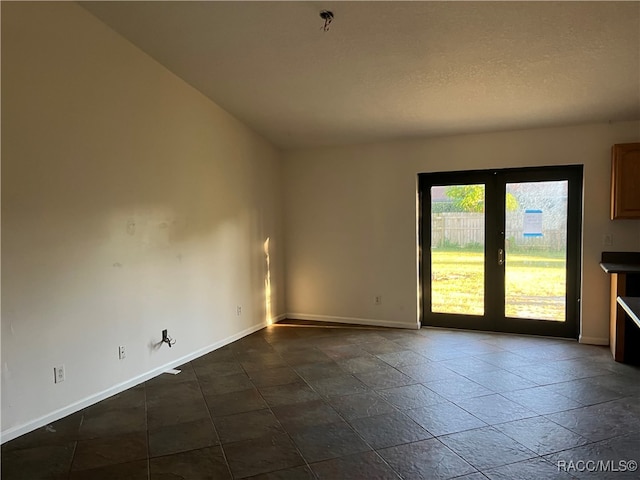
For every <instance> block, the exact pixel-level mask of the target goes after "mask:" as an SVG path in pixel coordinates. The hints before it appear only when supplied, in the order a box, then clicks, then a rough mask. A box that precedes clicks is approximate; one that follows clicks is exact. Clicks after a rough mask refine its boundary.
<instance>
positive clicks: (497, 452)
mask: <svg viewBox="0 0 640 480" xmlns="http://www.w3.org/2000/svg"><path fill="white" fill-rule="evenodd" d="M438 439H439V440H440V441H441V442H442V443H444V444H445V445H446V446H447V447H449V448H450V449H451V450H453V451H454V452H456V453H457V454H458V455H460V456H461V457H462V458H464V459H465V460H466V461H467V462H469V463H470V464H471V465H473V466H474V467H476V468H477V469H478V470H486V469H490V468H494V467H499V466H502V465H507V464H510V463H515V462H518V461H520V460H527V459H529V458H534V457H536V456H537V455H536V454H535V453H534V452H532V451H531V450H529V449H527V448H525V447H524V446H523V445H521V444H519V443H518V442H516V441H515V440H513V439H512V438H509V437H507V436H506V435H504V434H503V433H500V432H499V431H497V430H496V429H494V428H492V427H483V428H478V429H476V430H467V431H466V432H459V433H452V434H451V435H444V436H442V437H438Z"/></svg>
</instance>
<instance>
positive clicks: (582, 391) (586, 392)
mask: <svg viewBox="0 0 640 480" xmlns="http://www.w3.org/2000/svg"><path fill="white" fill-rule="evenodd" d="M550 388H551V389H552V390H554V391H555V392H557V393H559V394H561V395H564V396H565V397H567V398H570V399H571V400H574V401H575V402H578V403H580V404H581V405H594V404H596V403H602V402H608V401H610V400H616V399H618V398H620V397H622V395H621V394H619V393H617V392H614V391H613V390H609V389H608V388H606V387H602V386H598V385H594V384H592V383H589V382H588V380H585V379H580V380H572V381H569V382H562V383H556V384H553V385H551V386H550Z"/></svg>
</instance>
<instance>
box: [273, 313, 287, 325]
mask: <svg viewBox="0 0 640 480" xmlns="http://www.w3.org/2000/svg"><path fill="white" fill-rule="evenodd" d="M285 318H287V314H286V313H281V314H280V315H276V316H275V317H271V321H272V323H278V322H280V321H282V320H284V319H285Z"/></svg>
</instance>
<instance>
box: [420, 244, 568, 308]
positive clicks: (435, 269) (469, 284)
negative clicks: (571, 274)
mask: <svg viewBox="0 0 640 480" xmlns="http://www.w3.org/2000/svg"><path fill="white" fill-rule="evenodd" d="M431 255H432V277H431V278H432V286H431V288H432V290H431V293H432V297H431V298H432V310H433V311H434V312H439V313H462V314H467V315H483V314H484V304H483V303H484V254H483V253H482V252H465V251H437V250H434V251H433V252H432V254H431ZM565 263H566V262H565V258H564V257H559V256H558V255H557V254H556V255H553V254H544V253H541V254H522V253H510V254H507V257H506V265H505V278H506V284H505V297H506V306H505V313H506V315H507V317H518V318H534V319H542V320H556V321H564V319H565V318H564V315H565V286H566V272H565Z"/></svg>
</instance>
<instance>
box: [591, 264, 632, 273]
mask: <svg viewBox="0 0 640 480" xmlns="http://www.w3.org/2000/svg"><path fill="white" fill-rule="evenodd" d="M600 267H602V270H604V271H605V272H607V273H640V265H639V264H633V263H610V262H600Z"/></svg>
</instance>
